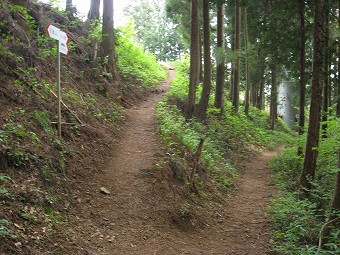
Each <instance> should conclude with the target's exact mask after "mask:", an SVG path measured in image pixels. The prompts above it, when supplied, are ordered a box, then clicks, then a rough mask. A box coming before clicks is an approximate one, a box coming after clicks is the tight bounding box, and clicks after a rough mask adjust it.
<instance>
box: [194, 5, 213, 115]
mask: <svg viewBox="0 0 340 255" xmlns="http://www.w3.org/2000/svg"><path fill="white" fill-rule="evenodd" d="M209 11H210V10H209V0H203V37H204V43H203V45H204V79H203V90H202V94H201V99H200V102H199V104H198V114H197V117H198V119H199V120H201V121H204V120H205V118H206V115H207V109H208V104H209V97H210V91H211V53H210V17H209Z"/></svg>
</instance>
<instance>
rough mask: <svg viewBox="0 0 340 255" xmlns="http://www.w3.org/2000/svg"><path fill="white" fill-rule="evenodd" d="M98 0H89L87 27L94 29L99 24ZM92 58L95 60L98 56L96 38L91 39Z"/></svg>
mask: <svg viewBox="0 0 340 255" xmlns="http://www.w3.org/2000/svg"><path fill="white" fill-rule="evenodd" d="M99 10H100V0H91V6H90V11H89V13H88V15H87V27H88V29H89V30H90V29H95V28H96V27H97V26H98V25H99V18H100V11H99ZM91 43H92V60H93V61H95V62H96V61H97V57H98V40H97V39H92V42H91Z"/></svg>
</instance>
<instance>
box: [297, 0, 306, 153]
mask: <svg viewBox="0 0 340 255" xmlns="http://www.w3.org/2000/svg"><path fill="white" fill-rule="evenodd" d="M305 30H306V25H305V0H300V36H301V37H300V43H301V46H300V47H301V48H300V105H299V135H303V134H304V132H305V106H306V31H305ZM302 154H303V148H301V147H299V148H298V155H302Z"/></svg>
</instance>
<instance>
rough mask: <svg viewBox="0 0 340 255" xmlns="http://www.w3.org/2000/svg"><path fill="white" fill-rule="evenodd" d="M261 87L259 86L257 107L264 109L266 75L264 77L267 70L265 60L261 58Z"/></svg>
mask: <svg viewBox="0 0 340 255" xmlns="http://www.w3.org/2000/svg"><path fill="white" fill-rule="evenodd" d="M260 63H261V64H260V65H261V66H260V84H259V85H260V88H259V95H258V99H257V108H258V109H260V110H262V109H263V106H264V102H263V99H264V83H265V77H264V72H265V60H264V59H261V62H260Z"/></svg>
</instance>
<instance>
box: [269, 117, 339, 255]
mask: <svg viewBox="0 0 340 255" xmlns="http://www.w3.org/2000/svg"><path fill="white" fill-rule="evenodd" d="M327 125H328V129H327V138H324V139H322V140H321V141H320V145H319V148H318V152H319V156H318V161H317V170H316V177H315V180H314V181H313V185H312V190H310V195H309V197H308V200H307V199H305V198H304V196H303V195H302V194H300V193H299V192H297V191H296V190H295V188H294V185H293V184H294V183H295V182H296V181H297V180H298V178H299V176H300V172H301V169H302V166H303V158H302V157H299V156H297V150H298V146H301V145H302V144H305V140H306V136H303V137H301V138H299V139H298V140H297V142H296V145H295V146H290V147H289V148H286V149H285V150H284V151H282V152H281V153H280V154H279V155H277V157H275V158H274V159H273V160H272V161H271V162H270V164H269V166H270V167H271V168H272V169H273V170H274V171H275V178H274V182H275V184H276V185H277V187H279V189H280V191H281V192H280V193H279V195H278V196H277V197H276V198H275V199H274V200H273V201H272V203H271V206H270V213H271V215H272V218H273V222H272V223H273V235H272V247H273V250H274V251H275V252H276V253H275V254H291V255H300V254H306V255H311V254H340V230H339V229H335V228H331V229H330V232H329V235H328V236H325V237H323V238H324V243H325V244H324V246H323V249H321V251H319V253H316V251H317V249H318V239H319V231H320V229H321V227H322V226H323V225H324V224H325V222H327V219H328V216H329V215H330V203H331V200H332V196H333V192H334V187H335V183H336V180H335V179H336V173H337V171H339V169H338V160H339V159H338V158H337V155H338V150H339V145H340V121H339V119H336V118H330V120H329V121H328V122H327Z"/></svg>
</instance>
